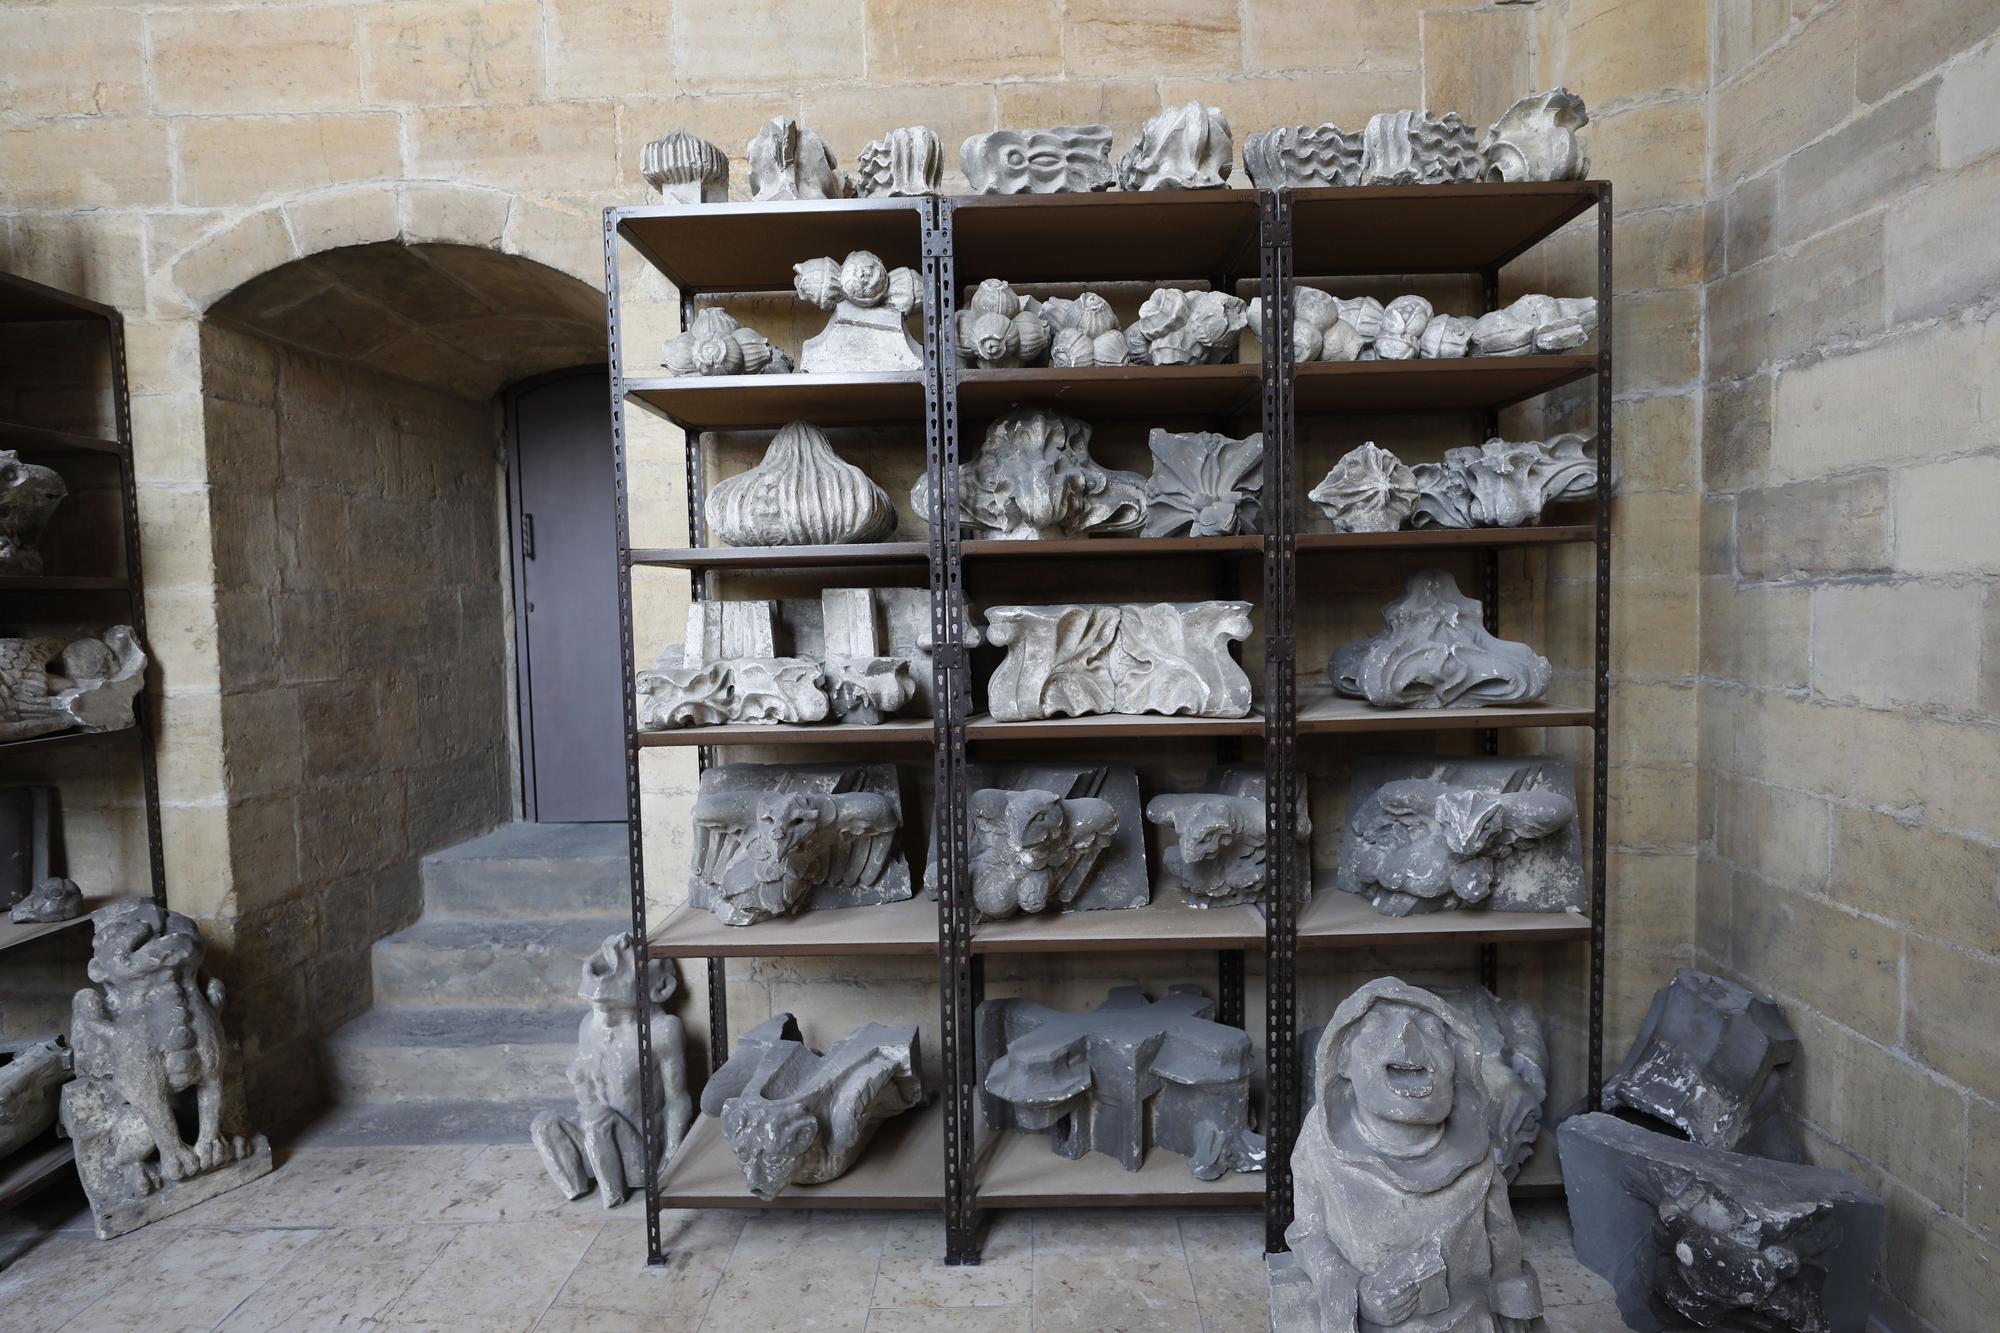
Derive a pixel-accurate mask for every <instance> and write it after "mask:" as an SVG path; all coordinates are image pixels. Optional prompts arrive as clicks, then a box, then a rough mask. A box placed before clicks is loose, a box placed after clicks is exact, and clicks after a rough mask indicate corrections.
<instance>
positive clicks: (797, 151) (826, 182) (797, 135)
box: [746, 116, 854, 204]
mask: <svg viewBox="0 0 2000 1333" xmlns="http://www.w3.org/2000/svg"><path fill="white" fill-rule="evenodd" d="M746 156H748V158H749V159H750V199H751V202H753V203H759V204H761V203H766V202H772V201H783V200H788V199H845V198H847V197H848V196H850V195H852V194H853V193H854V186H853V182H851V181H850V180H848V178H847V174H846V173H845V172H843V171H841V170H840V169H839V167H838V165H837V164H836V161H835V158H834V156H833V150H832V149H831V148H829V147H827V143H826V140H824V139H822V138H820V137H819V135H818V134H816V133H814V132H813V131H811V130H809V129H807V128H805V127H804V126H803V125H801V124H799V123H798V121H796V120H794V119H792V118H791V117H790V116H779V117H778V118H777V119H775V120H773V121H771V122H770V123H769V124H767V125H765V126H764V127H763V128H762V129H760V130H758V131H757V137H756V138H754V139H752V140H751V141H750V147H749V148H748V149H747V150H746Z"/></svg>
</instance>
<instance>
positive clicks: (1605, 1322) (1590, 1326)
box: [1545, 1301, 1625, 1333]
mask: <svg viewBox="0 0 2000 1333" xmlns="http://www.w3.org/2000/svg"><path fill="white" fill-rule="evenodd" d="M1545 1322H1546V1323H1547V1324H1548V1326H1549V1333H1615V1330H1617V1329H1621V1328H1624V1327H1625V1321H1624V1319H1622V1318H1620V1317H1619V1314H1618V1306H1617V1303H1616V1302H1613V1301H1593V1302H1591V1303H1590V1304H1588V1305H1556V1306H1550V1307H1549V1309H1548V1316H1547V1319H1546V1320H1545Z"/></svg>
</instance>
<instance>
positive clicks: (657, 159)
mask: <svg viewBox="0 0 2000 1333" xmlns="http://www.w3.org/2000/svg"><path fill="white" fill-rule="evenodd" d="M639 174H640V175H641V176H644V177H645V178H646V183H647V184H648V185H650V186H652V187H653V188H654V189H655V190H657V191H658V192H659V195H660V199H661V202H663V203H670V204H724V203H728V202H729V159H728V157H726V156H725V155H724V154H723V151H722V150H721V149H720V148H717V147H716V146H715V145H714V144H712V143H710V142H709V141H708V140H706V139H703V138H700V137H698V136H696V135H693V134H690V133H688V132H687V131H686V130H675V131H674V132H673V133H672V134H669V135H667V136H665V137H664V138H659V139H654V140H652V141H650V142H649V143H647V144H646V146H645V147H644V148H642V149H640V150H639Z"/></svg>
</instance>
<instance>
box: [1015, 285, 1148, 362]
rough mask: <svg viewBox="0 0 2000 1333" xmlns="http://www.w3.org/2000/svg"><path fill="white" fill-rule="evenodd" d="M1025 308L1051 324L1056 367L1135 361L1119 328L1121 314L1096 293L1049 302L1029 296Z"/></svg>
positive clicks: (1051, 354) (1052, 357)
mask: <svg viewBox="0 0 2000 1333" xmlns="http://www.w3.org/2000/svg"><path fill="white" fill-rule="evenodd" d="M1021 305H1022V307H1023V308H1024V309H1026V310H1028V311H1030V312H1031V313H1033V314H1035V315H1038V316H1040V317H1041V320H1042V322H1043V323H1045V324H1047V325H1048V327H1049V333H1050V335H1051V340H1050V342H1049V364H1050V365H1052V366H1063V367H1068V368H1075V367H1084V368H1088V367H1091V366H1122V365H1125V364H1127V363H1128V362H1130V361H1131V359H1132V349H1131V348H1130V347H1128V346H1126V344H1125V331H1124V330H1123V329H1121V328H1119V327H1118V314H1117V312H1116V311H1114V310H1113V309H1112V308H1111V302H1109V301H1107V300H1105V299H1104V298H1103V297H1102V296H1100V295H1098V294H1097V293H1096V292H1085V293H1083V294H1082V295H1081V296H1075V297H1065V296H1054V297H1050V298H1049V299H1047V300H1042V299H1040V298H1038V297H1033V296H1028V297H1023V298H1022V300H1021Z"/></svg>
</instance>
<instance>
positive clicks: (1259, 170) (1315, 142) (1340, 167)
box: [1243, 125, 1361, 190]
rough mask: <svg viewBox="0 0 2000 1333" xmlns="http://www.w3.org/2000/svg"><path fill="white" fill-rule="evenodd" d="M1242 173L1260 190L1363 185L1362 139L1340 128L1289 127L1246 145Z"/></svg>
mask: <svg viewBox="0 0 2000 1333" xmlns="http://www.w3.org/2000/svg"><path fill="white" fill-rule="evenodd" d="M1243 169H1244V170H1245V171H1247V172H1248V173H1250V183H1251V184H1252V185H1255V186H1256V187H1257V188H1258V189H1260V190H1300V189H1310V188H1312V187H1314V186H1322V185H1359V184H1360V183H1361V136H1360V135H1358V134H1349V133H1347V132H1346V131H1345V130H1343V129H1341V128H1340V127H1339V126H1338V125H1290V126H1286V127H1283V128H1281V129H1275V130H1265V131H1264V132H1263V133H1262V134H1253V135H1251V136H1250V137H1249V138H1247V139H1245V140H1244V141H1243Z"/></svg>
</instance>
